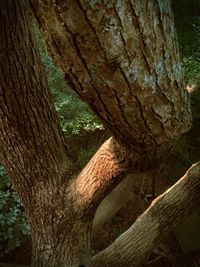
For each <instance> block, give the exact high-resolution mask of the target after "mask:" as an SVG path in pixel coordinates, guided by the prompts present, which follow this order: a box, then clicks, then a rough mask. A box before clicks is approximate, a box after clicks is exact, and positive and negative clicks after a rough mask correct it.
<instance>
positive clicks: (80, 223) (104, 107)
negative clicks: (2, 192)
mask: <svg viewBox="0 0 200 267" xmlns="http://www.w3.org/2000/svg"><path fill="white" fill-rule="evenodd" d="M31 3H32V11H33V14H34V15H35V17H36V18H37V21H38V23H39V25H40V28H41V30H42V32H43V34H44V36H45V38H46V43H47V45H48V46H49V51H50V52H51V54H52V56H53V58H54V59H55V61H56V62H57V63H58V64H59V65H60V66H61V67H62V69H63V71H64V73H65V76H66V78H67V79H68V80H69V81H70V82H71V85H72V87H73V89H75V90H76V91H77V92H78V94H79V95H80V96H81V97H82V98H83V99H85V101H86V102H88V103H89V104H90V106H91V107H92V108H93V110H94V111H95V112H96V113H97V114H98V115H99V116H100V117H101V118H102V120H103V121H104V122H105V124H106V125H107V126H108V127H109V128H110V130H111V131H112V132H113V135H114V138H113V137H112V138H110V139H108V140H107V141H106V142H105V143H104V144H103V145H102V146H101V147H100V149H99V150H98V151H97V152H96V154H95V155H94V156H93V158H92V159H91V160H90V162H89V163H88V164H87V166H86V167H85V168H84V169H83V170H82V171H81V173H80V174H79V175H78V176H75V175H74V173H73V166H71V165H70V161H69V160H68V158H67V156H66V153H65V149H64V145H63V141H62V134H61V132H60V130H59V127H58V123H57V118H56V115H55V112H54V110H53V108H52V100H51V96H50V92H49V90H48V88H47V82H46V79H45V77H44V74H43V71H42V67H41V63H40V60H39V57H38V53H37V49H36V47H35V44H34V41H33V38H32V36H31V21H30V9H29V1H26V0H2V1H0V34H1V42H0V82H1V91H0V132H1V136H0V138H1V139H0V149H1V158H2V159H3V163H4V164H5V166H6V167H7V170H8V172H9V175H10V177H11V179H12V182H13V184H14V185H15V188H16V190H17V192H18V193H19V195H20V197H21V199H22V202H23V204H24V207H25V212H26V216H27V218H28V221H29V223H30V225H31V236H32V242H33V259H32V266H34V267H36V266H37V267H56V266H59V267H80V266H82V267H83V266H85V267H89V266H91V264H92V258H91V249H90V235H91V229H92V221H93V218H94V215H95V211H96V209H97V207H98V205H99V204H100V202H101V201H102V200H103V199H104V197H105V196H106V195H107V194H108V193H109V192H110V191H111V190H112V189H113V188H114V187H115V186H116V185H117V184H118V183H119V182H120V181H121V180H122V179H123V178H124V177H125V175H127V174H128V173H129V172H138V171H144V170H148V169H149V168H150V167H152V166H156V164H158V163H159V162H160V161H161V160H162V159H163V158H164V157H165V155H166V154H167V153H168V151H169V150H170V149H171V147H172V146H173V144H174V142H175V140H176V139H177V138H178V136H179V135H180V134H181V133H183V132H185V131H186V130H187V129H188V127H189V124H190V115H189V114H190V112H189V104H188V98H187V94H186V91H184V90H183V88H182V86H183V84H182V78H181V76H180V64H179V58H178V52H177V47H176V40H175V35H174V28H173V24H172V16H171V11H170V8H169V5H168V1H165V3H163V1H144V3H143V2H141V1H139V0H137V1H128V0H127V1H113V2H112V1H108V2H106V1H102V2H101V1H100V3H99V2H98V1H74V0H73V1H72V0H71V1H62V0H61V1H50V0H47V1H37V0H33V1H31ZM194 169H195V170H197V171H199V167H198V165H197V166H196V167H195V166H194ZM191 177H192V179H191V180H190V181H188V182H187V180H184V181H185V182H181V183H180V184H178V185H177V186H176V191H178V194H177V196H178V198H177V199H175V202H176V204H177V203H178V201H179V199H180V198H181V197H180V196H181V194H182V193H184V194H185V198H184V199H182V200H181V204H182V206H183V207H184V211H182V210H181V208H180V207H179V206H178V205H176V206H175V205H174V198H170V197H171V196H172V193H173V190H172V191H169V192H166V197H163V198H161V200H162V201H160V200H159V201H158V202H156V203H157V204H156V205H157V206H152V208H151V210H153V211H154V209H155V207H156V209H157V210H158V212H159V214H160V216H161V215H162V207H163V206H162V205H164V206H165V207H166V209H165V210H166V211H168V207H167V205H170V204H172V205H174V206H173V207H175V208H176V210H178V213H176V214H174V218H175V220H174V221H173V223H172V224H169V225H168V224H167V220H168V219H169V218H168V215H169V214H170V215H171V216H173V214H171V213H166V215H167V216H165V217H163V218H165V220H164V219H163V220H164V221H163V222H162V223H163V225H164V226H165V231H166V232H167V231H168V230H169V229H171V227H172V226H173V227H174V226H175V225H177V224H178V223H179V222H180V220H181V219H182V218H183V217H185V216H186V215H187V214H189V212H191V210H193V209H194V208H195V207H196V205H198V204H199V197H198V195H197V194H196V192H197V191H198V190H197V189H198V188H199V184H198V181H199V179H197V175H191ZM186 178H187V177H186ZM190 184H191V187H192V188H193V189H194V191H195V192H194V195H191V194H190V193H189V188H188V185H190ZM179 189H180V191H179ZM171 192H172V193H171ZM189 197H190V202H189V204H190V205H189V206H187V202H188V198H189ZM160 203H161V204H160ZM166 204H167V205H166ZM160 208H161V209H160ZM151 210H150V215H151V214H153V215H154V216H156V215H155V212H153V213H151ZM148 214H149V213H147V215H148ZM145 216H146V215H144V216H143V217H142V218H143V223H144V224H143V225H144V227H146V228H145V229H149V235H151V234H152V238H153V237H155V231H154V230H155V229H154V228H152V226H151V220H150V221H149V219H148V220H147V221H146V224H145V222H144V219H145V218H146V217H145ZM161 217H162V216H161ZM147 218H148V216H147ZM156 222H157V224H158V223H159V222H158V221H156ZM170 222H171V220H170ZM137 225H138V223H137V224H136V226H135V227H136V232H134V235H133V236H134V237H135V235H136V237H135V238H136V239H135V240H137V238H139V237H140V235H139V233H138V230H137ZM149 225H150V227H149V228H148V226H149ZM133 229H135V228H134V225H133ZM131 233H132V232H131ZM135 233H136V234H135ZM156 233H157V234H158V235H159V231H157V232H156ZM131 237H132V235H131ZM142 237H143V236H142ZM158 239H159V237H156V242H157V240H158ZM126 240H127V242H129V244H128V246H129V245H130V246H132V247H133V250H134V240H132V239H131V240H130V239H126ZM116 242H117V243H114V245H113V246H111V247H110V249H109V248H108V250H107V251H106V252H103V254H102V255H103V257H107V259H106V258H102V257H101V256H100V258H99V256H97V257H96V258H95V259H94V263H95V264H96V265H97V266H99V264H100V263H101V262H102V264H104V265H105V266H108V265H107V262H110V263H113V262H115V266H117V265H116V261H115V260H114V259H113V257H116V255H115V253H113V252H114V251H115V247H116V251H118V249H119V248H120V246H121V239H120V240H119V242H118V241H116ZM116 244H117V245H116ZM124 245H125V246H127V243H124ZM141 249H143V251H144V252H145V249H147V250H146V251H148V253H149V252H150V251H151V250H152V246H149V248H146V246H145V243H144V247H141ZM127 251H128V252H127V253H130V251H129V250H127ZM106 255H107V256H106ZM127 258H128V259H129V257H127ZM102 259H103V261H102ZM143 259H144V254H140V255H139V256H138V258H137V262H139V261H140V260H143ZM107 260H108V261H107ZM119 263H120V264H121V261H119ZM128 264H132V265H134V258H133V257H132V258H131V261H130V260H129V261H128ZM127 266H128V265H127Z"/></svg>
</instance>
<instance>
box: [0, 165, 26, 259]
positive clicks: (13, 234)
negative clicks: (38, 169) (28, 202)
mask: <svg viewBox="0 0 200 267" xmlns="http://www.w3.org/2000/svg"><path fill="white" fill-rule="evenodd" d="M0 210H1V213H0V256H2V255H3V254H5V253H8V252H10V251H11V250H13V249H14V248H15V247H17V246H20V245H21V244H22V243H23V242H24V241H25V240H26V239H27V237H28V236H29V233H30V227H29V225H28V223H27V221H26V219H25V217H24V213H23V208H22V206H21V201H20V199H19V196H18V195H17V193H16V192H15V190H14V188H13V187H12V185H11V184H10V182H9V178H8V176H7V175H6V172H5V169H4V167H3V166H0Z"/></svg>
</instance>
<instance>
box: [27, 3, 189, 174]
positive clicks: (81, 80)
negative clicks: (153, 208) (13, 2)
mask: <svg viewBox="0 0 200 267" xmlns="http://www.w3.org/2000/svg"><path fill="white" fill-rule="evenodd" d="M31 3H32V11H33V14H34V16H35V18H36V20H37V23H38V25H39V28H40V30H41V32H42V34H43V36H44V37H45V41H46V45H47V48H48V51H49V53H50V55H51V56H52V57H53V59H54V61H55V63H57V64H58V65H59V66H60V67H61V68H62V70H63V72H64V75H65V78H66V81H67V82H68V83H69V85H70V86H71V87H72V88H73V89H74V90H75V91H76V92H77V93H78V94H79V95H80V97H81V98H82V99H83V100H84V101H86V102H87V103H88V104H89V105H90V106H91V108H92V109H93V110H94V111H95V113H96V114H98V116H99V117H100V118H101V119H102V120H103V121H104V123H105V124H106V126H107V127H108V128H109V129H110V130H111V132H112V133H113V135H114V136H115V137H116V140H117V141H118V142H120V144H123V145H124V146H126V147H127V148H128V149H129V151H131V152H133V155H132V168H133V169H134V171H135V170H136V169H137V170H139V171H143V170H146V169H148V168H149V167H152V165H156V164H157V163H158V162H160V160H162V158H163V157H165V156H166V154H167V153H168V151H169V150H170V148H171V147H172V146H173V144H174V142H175V140H176V139H177V138H178V137H179V136H180V135H181V134H182V133H184V132H185V131H187V130H188V129H189V126H190V109H189V102H188V96H187V92H186V90H185V89H184V84H183V80H182V75H181V64H180V59H179V53H178V48H177V40H176V34H175V30H174V24H173V16H172V12H171V9H170V4H169V1H165V3H163V1H147V0H145V1H142V2H141V1H140V0H136V1H132V0H126V1H119V0H115V1H108V2H107V1H106V2H103V1H100V2H93V1H92V2H91V1H87V0H82V1H72V0H71V1H70V0H69V1H57V2H56V3H54V5H53V4H52V3H51V1H45V2H43V3H41V2H40V3H39V2H38V0H31ZM55 25H56V26H55ZM144 152H145V153H144Z"/></svg>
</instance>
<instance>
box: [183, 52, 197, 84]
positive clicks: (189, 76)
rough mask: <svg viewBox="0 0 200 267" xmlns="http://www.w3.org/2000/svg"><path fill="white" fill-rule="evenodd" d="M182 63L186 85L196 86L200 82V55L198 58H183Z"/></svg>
mask: <svg viewBox="0 0 200 267" xmlns="http://www.w3.org/2000/svg"><path fill="white" fill-rule="evenodd" d="M182 62H183V69H184V74H185V81H186V84H188V85H192V84H196V83H197V82H198V81H199V80H200V54H199V58H198V57H194V56H190V57H183V59H182Z"/></svg>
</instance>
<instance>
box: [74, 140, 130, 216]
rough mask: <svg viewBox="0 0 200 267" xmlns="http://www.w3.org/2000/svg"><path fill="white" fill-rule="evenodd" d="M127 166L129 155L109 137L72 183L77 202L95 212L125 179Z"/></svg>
mask: <svg viewBox="0 0 200 267" xmlns="http://www.w3.org/2000/svg"><path fill="white" fill-rule="evenodd" d="M129 166H130V157H129V153H128V152H127V150H126V149H125V148H124V147H123V146H121V145H120V144H118V143H117V142H116V141H115V140H114V138H113V137H111V138H110V139H108V140H107V141H106V142H105V143H104V144H103V145H102V146H101V147H100V148H99V149H98V151H97V152H96V154H95V155H94V156H93V157H92V159H91V160H90V161H89V163H88V164H87V165H86V167H85V168H84V169H83V170H82V172H81V173H80V174H79V175H78V176H77V178H76V179H75V180H74V181H73V183H72V187H73V189H72V190H73V192H75V195H77V201H81V203H80V205H81V206H83V205H84V207H85V208H86V209H88V208H89V209H90V210H91V208H92V207H93V208H94V211H95V210H96V208H97V206H98V205H99V203H100V202H101V201H102V199H104V198H105V196H106V195H107V194H108V193H109V192H110V191H111V190H112V189H113V188H114V187H115V186H116V185H117V184H118V183H119V182H120V181H121V180H122V179H123V178H124V177H125V175H126V174H127V173H128V171H129Z"/></svg>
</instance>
